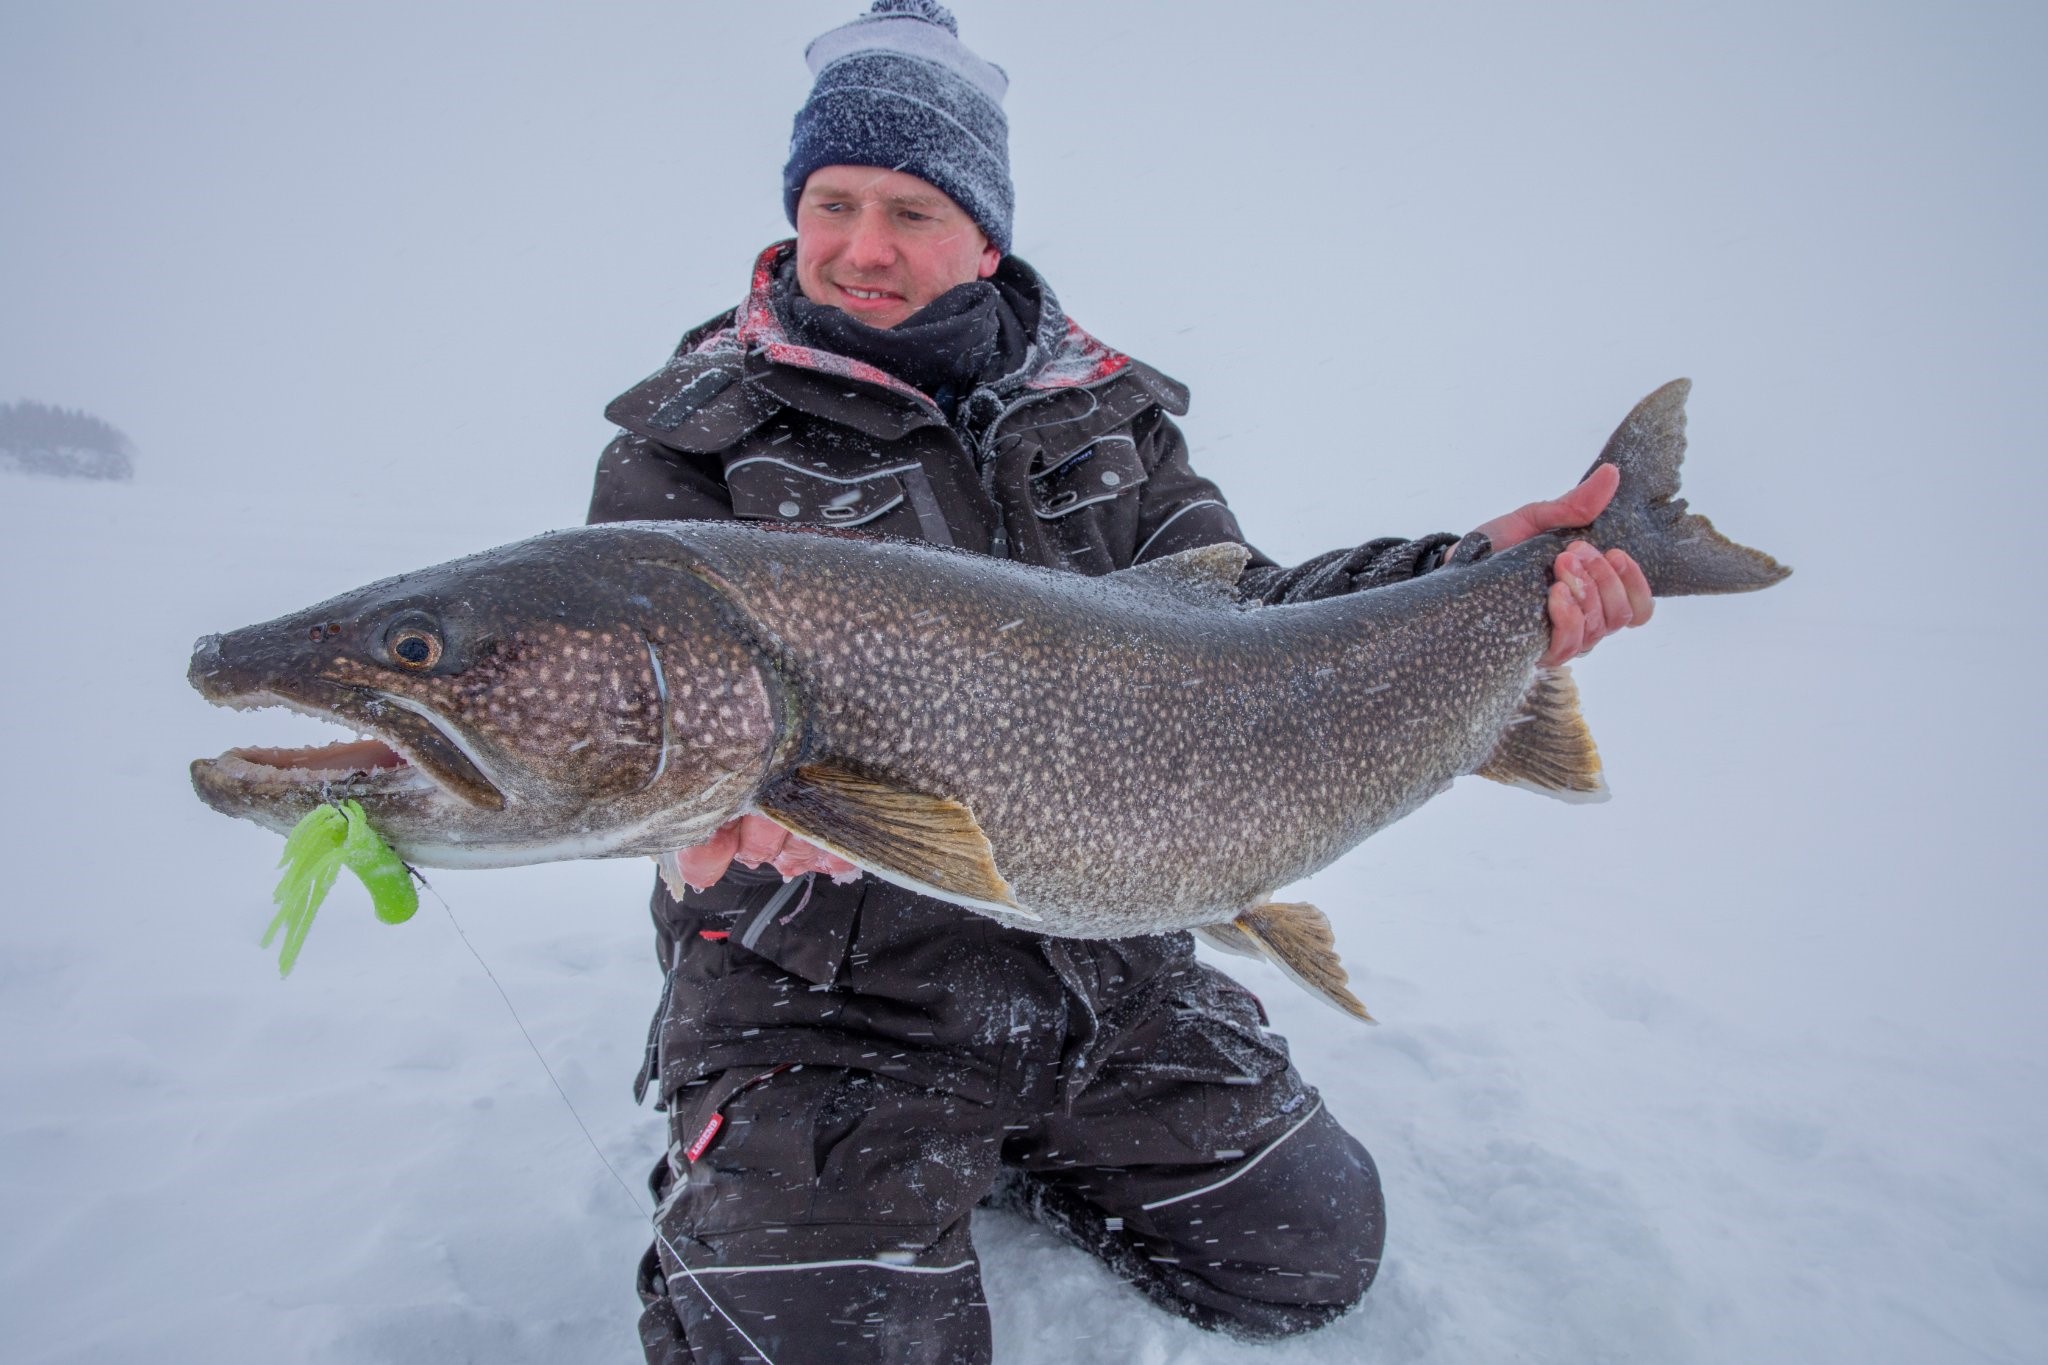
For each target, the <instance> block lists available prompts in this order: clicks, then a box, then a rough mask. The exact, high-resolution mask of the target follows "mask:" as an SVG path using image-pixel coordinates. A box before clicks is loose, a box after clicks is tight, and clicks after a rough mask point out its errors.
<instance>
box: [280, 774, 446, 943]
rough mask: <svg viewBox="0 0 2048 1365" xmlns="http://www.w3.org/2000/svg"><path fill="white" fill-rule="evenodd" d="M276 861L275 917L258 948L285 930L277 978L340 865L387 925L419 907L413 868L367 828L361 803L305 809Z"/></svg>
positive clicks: (302, 940) (400, 921) (309, 925)
mask: <svg viewBox="0 0 2048 1365" xmlns="http://www.w3.org/2000/svg"><path fill="white" fill-rule="evenodd" d="M277 865H278V866H279V867H281V868H283V869H284V875H283V876H282V877H280V878H278V882H277V890H276V891H275V892H273V893H272V895H271V899H272V900H274V901H275V902H277V916H276V918H274V919H272V920H271V921H270V928H269V929H267V930H265V931H264V934H263V946H264V947H266V948H268V947H269V946H270V940H271V939H273V938H275V937H277V931H278V930H279V929H283V930H284V943H283V945H282V946H281V947H280V948H279V950H278V954H277V971H278V975H280V976H290V975H291V971H292V964H293V963H294V962H296V961H298V957H299V948H300V946H301V945H302V944H304V943H305V941H306V933H307V931H308V930H310V929H311V928H312V927H313V915H314V912H316V911H317V910H319V908H320V902H322V901H324V900H326V899H327V892H328V889H329V888H330V887H332V886H333V885H334V879H335V877H336V876H337V875H338V874H339V873H340V872H341V869H342V868H344V867H345V868H347V869H348V870H349V871H351V872H353V873H355V874H356V876H358V877H360V878H361V879H362V883H363V887H364V889H365V890H367V891H368V892H369V893H370V904H371V905H372V906H373V907H374V908H375V909H376V911H377V918H378V919H380V920H383V921H384V922H385V923H386V924H403V923H405V921H407V920H409V919H411V918H412V917H413V912H414V911H416V910H418V909H419V908H420V897H419V892H417V891H416V890H414V889H413V884H412V869H411V868H409V867H407V866H406V865H405V863H404V861H403V860H402V859H400V858H399V856H398V855H397V854H396V853H393V852H392V851H391V845H389V844H387V843H385V842H384V840H383V839H382V838H381V837H379V835H378V833H377V831H376V830H374V829H371V828H370V821H369V819H368V817H366V816H365V815H364V814H363V808H362V806H361V805H359V804H358V803H356V802H354V801H342V802H339V803H336V804H328V805H321V806H315V807H314V808H313V809H312V810H310V811H308V812H307V813H306V817H305V818H304V819H303V820H301V821H299V823H298V824H296V825H294V826H292V832H291V833H290V834H289V835H288V836H286V838H285V841H284V856H283V857H282V858H280V859H278V862H277Z"/></svg>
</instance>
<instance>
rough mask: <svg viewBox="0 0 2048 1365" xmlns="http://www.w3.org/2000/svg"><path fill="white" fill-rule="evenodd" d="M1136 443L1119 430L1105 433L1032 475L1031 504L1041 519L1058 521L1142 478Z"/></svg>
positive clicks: (1123, 490)
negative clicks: (1111, 433) (1092, 442)
mask: <svg viewBox="0 0 2048 1365" xmlns="http://www.w3.org/2000/svg"><path fill="white" fill-rule="evenodd" d="M1145 478H1146V474H1145V465H1144V462H1143V461H1141V460H1140V459H1139V458H1138V445H1137V442H1135V441H1133V440H1132V439H1131V438H1130V437H1129V436H1126V435H1123V434H1121V433H1118V434H1115V435H1110V436H1104V437H1102V438H1101V439H1100V440H1098V441H1096V442H1095V443H1094V444H1093V445H1090V446H1088V447H1086V448H1085V449H1083V450H1080V451H1078V452H1076V453H1075V454H1073V455H1069V456H1068V457H1067V458H1066V459H1064V460H1062V461H1060V462H1059V463H1058V464H1057V465H1054V466H1053V467H1052V468H1051V469H1048V470H1046V471H1045V472H1044V473H1042V474H1034V475H1032V477H1031V508H1032V510H1033V511H1034V512H1036V513H1037V514H1038V517H1039V519H1040V520H1041V521H1057V520H1059V519H1060V518H1062V517H1067V516H1071V515H1073V514H1074V513H1075V512H1078V511H1080V510H1081V509H1082V508H1084V507H1093V506H1094V505H1095V504H1096V503H1099V502H1108V501H1109V500H1110V499H1111V498H1117V497H1122V496H1123V495H1124V494H1126V493H1128V492H1130V491H1131V490H1132V489H1134V488H1136V487H1138V485H1140V484H1142V483H1144V482H1145Z"/></svg>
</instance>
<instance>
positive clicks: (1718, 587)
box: [1586, 379, 1792, 597]
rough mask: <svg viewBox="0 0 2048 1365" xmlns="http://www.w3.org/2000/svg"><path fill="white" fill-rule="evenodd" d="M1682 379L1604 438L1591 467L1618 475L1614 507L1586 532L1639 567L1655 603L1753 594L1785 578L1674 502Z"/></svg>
mask: <svg viewBox="0 0 2048 1365" xmlns="http://www.w3.org/2000/svg"><path fill="white" fill-rule="evenodd" d="M1691 392H1692V381H1691V380H1690V379H1674V380H1672V381H1671V382H1670V383H1669V384H1666V385H1665V386H1664V387H1663V388H1661V389H1658V390H1657V391H1656V392H1655V393H1653V394H1651V395H1650V396H1649V397H1648V398H1645V399H1644V400H1643V401H1642V402H1640V403H1638V404H1636V406H1635V410H1634V411H1633V412H1631V413H1629V415H1628V416H1627V417H1626V418H1624V419H1623V421H1622V424H1621V425H1620V426H1619V427H1616V428H1615V430H1614V435H1612V436H1610V437H1608V439H1607V448H1606V449H1605V450H1603V451H1601V452H1600V458H1599V459H1598V460H1596V461H1594V462H1593V463H1594V468H1596V469H1597V468H1598V467H1599V466H1600V465H1603V464H1612V465H1616V466H1618V467H1619V468H1620V470H1621V487H1620V489H1619V490H1618V491H1616V493H1615V495H1614V501H1613V502H1611V503H1609V504H1608V505H1607V510H1606V511H1605V512H1602V513H1601V514H1600V517H1599V519H1598V520H1597V521H1595V522H1594V523H1593V525H1592V526H1591V527H1589V528H1588V529H1587V532H1586V535H1587V538H1588V539H1589V540H1591V541H1592V542H1593V543H1594V544H1595V545H1598V546H1600V547H1601V548H1603V549H1606V548H1610V547H1619V548H1620V549H1623V550H1626V551H1628V553H1629V554H1630V555H1632V556H1633V557H1634V558H1635V561H1636V563H1638V564H1640V565H1642V566H1643V573H1644V575H1645V576H1646V577H1647V578H1648V579H1649V580H1650V591H1651V592H1653V593H1655V594H1656V595H1657V596H1659V597H1683V596H1687V595H1689V594H1697V593H1720V592H1754V591H1756V590H1757V589H1758V588H1768V587H1769V586H1771V584H1773V583H1776V582H1777V581H1778V580H1779V579H1781V578H1783V577H1785V575H1787V574H1789V573H1791V572H1792V570H1790V569H1789V568H1787V567H1785V566H1784V565H1783V564H1780V563H1779V562H1778V561H1777V560H1775V559H1773V558H1771V557H1770V556H1769V555H1767V554H1765V553H1764V552H1763V551H1761V550H1752V549H1750V548H1749V547H1748V546H1746V545H1737V544H1736V543H1735V542H1734V541H1732V540H1730V539H1728V538H1727V537H1726V536H1724V535H1722V534H1721V533H1720V532H1719V531H1716V530H1715V529H1714V526H1713V523H1712V522H1710V521H1708V520H1707V519H1706V518H1705V517H1702V516H1698V515H1696V514H1694V513H1691V512H1688V511H1686V510H1685V499H1684V498H1681V497H1679V496H1678V466H1679V464H1680V463H1681V462H1682V461H1683V460H1684V459H1685V399H1686V395H1687V394H1689V393H1691Z"/></svg>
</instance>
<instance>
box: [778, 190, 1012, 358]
mask: <svg viewBox="0 0 2048 1365" xmlns="http://www.w3.org/2000/svg"><path fill="white" fill-rule="evenodd" d="M1001 260H1002V253H1001V252H999V251H997V250H996V249H995V248H994V247H992V246H990V245H989V244H988V238H987V237H986V236H984V235H983V234H982V231H981V229H980V228H978V227H976V226H975V225H974V220H973V219H972V218H969V217H968V216H967V213H966V210H964V209H962V208H961V207H960V206H959V205H958V204H956V203H954V202H953V201H952V200H951V199H949V198H947V197H946V195H945V194H944V193H943V192H941V191H939V190H937V189H934V188H933V187H932V186H931V185H928V184H926V183H925V182H924V181H922V180H919V179H918V178H917V177H916V176H914V175H909V174H906V173H905V172H903V171H885V170H881V169H879V168H877V167H874V166H821V167H820V168H818V169H817V170H815V171H812V172H811V175H810V178H809V179H808V180H806V181H804V192H803V196H802V197H801V198H800V199H798V200H797V206H796V280H797V284H798V285H799V286H800V287H801V288H802V289H803V291H804V297H805V298H807V299H809V300H810V301H811V302H812V303H816V304H822V305H823V306H825V307H827V308H838V309H841V310H843V311H845V312H847V313H850V314H852V315H853V316H854V317H857V318H859V319H860V320H861V321H862V322H865V323H866V324H867V325H868V326H870V327H894V326H895V325H896V324H897V323H899V322H901V321H903V320H904V319H905V318H907V317H909V316H910V315H911V314H912V313H915V312H916V311H917V310H918V309H920V308H922V307H924V306H925V305H926V304H928V303H930V302H931V301H932V300H933V299H935V298H937V297H938V296H939V295H941V294H943V293H945V292H946V291H947V290H949V289H952V288H955V287H957V286H959V285H963V284H966V283H968V282H969V281H970V280H985V279H987V278H988V277H989V276H990V275H993V274H995V273H996V264H997V262H999V261H1001Z"/></svg>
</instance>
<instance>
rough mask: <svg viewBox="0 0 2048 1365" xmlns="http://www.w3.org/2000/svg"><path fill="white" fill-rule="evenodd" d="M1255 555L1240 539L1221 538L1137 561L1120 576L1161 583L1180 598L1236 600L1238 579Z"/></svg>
mask: <svg viewBox="0 0 2048 1365" xmlns="http://www.w3.org/2000/svg"><path fill="white" fill-rule="evenodd" d="M1251 557H1252V552H1251V551H1250V550H1249V549H1247V548H1246V547H1245V546H1243V545H1240V544H1238V543H1237V542H1236V541H1234V540H1220V541H1218V542H1216V543H1215V544H1214V545H1198V546H1196V547H1195V548H1194V549H1192V550H1182V551H1180V552H1179V553H1178V554H1170V555H1161V556H1160V557H1159V558H1158V559H1148V560H1146V561H1145V562H1144V563H1143V564H1133V565H1132V566H1131V567H1130V568H1128V569H1122V570H1119V571H1118V576H1128V577H1131V578H1133V579H1136V580H1138V581H1139V582H1147V583H1155V584H1158V585H1159V586H1161V587H1164V588H1167V589H1169V590H1171V591H1172V592H1173V594H1174V595H1175V596H1177V597H1186V598H1191V599H1193V600H1196V601H1200V602H1219V601H1222V602H1234V601H1236V600H1237V599H1236V596H1235V594H1234V593H1233V591H1232V590H1233V589H1234V588H1236V587H1237V580H1238V578H1239V577H1240V576H1242V575H1243V573H1244V566H1245V564H1246V563H1247V562H1249V561H1250V559H1251Z"/></svg>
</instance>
